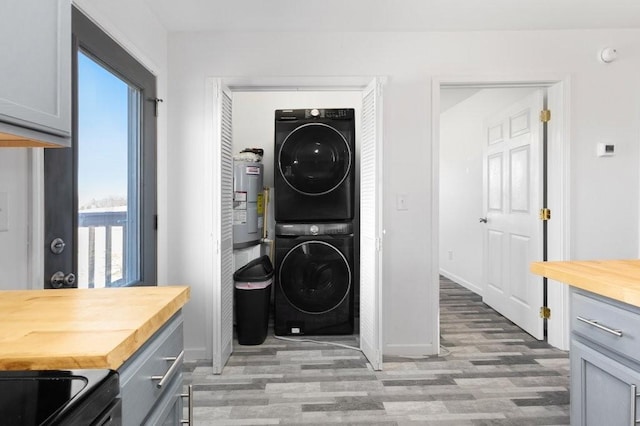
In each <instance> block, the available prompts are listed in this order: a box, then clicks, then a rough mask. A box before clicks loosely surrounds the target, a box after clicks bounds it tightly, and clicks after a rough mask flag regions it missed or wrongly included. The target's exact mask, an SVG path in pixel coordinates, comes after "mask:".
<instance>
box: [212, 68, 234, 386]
mask: <svg viewBox="0 0 640 426" xmlns="http://www.w3.org/2000/svg"><path fill="white" fill-rule="evenodd" d="M214 92H215V93H214V98H215V99H214V102H213V104H214V110H213V114H214V120H213V121H214V123H215V125H214V128H213V136H214V137H213V141H214V146H213V162H214V165H213V171H214V175H213V184H214V185H213V189H214V194H213V200H214V203H213V216H214V218H216V219H215V222H214V224H213V227H214V232H213V236H214V239H215V238H216V237H217V239H216V241H214V245H215V247H214V250H215V253H214V256H213V257H214V259H211V262H212V264H213V265H214V270H213V301H214V303H213V372H214V374H219V373H221V372H222V368H223V367H224V365H225V364H226V362H227V360H228V359H229V356H230V355H231V352H232V351H233V218H232V212H233V205H232V195H233V158H232V148H233V145H232V143H233V141H232V132H231V112H232V94H231V91H230V90H229V89H228V88H227V87H226V86H224V85H223V84H222V83H221V82H220V81H219V80H218V81H217V82H216V85H215V89H214Z"/></svg>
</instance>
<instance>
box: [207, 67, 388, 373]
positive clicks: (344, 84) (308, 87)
mask: <svg viewBox="0 0 640 426" xmlns="http://www.w3.org/2000/svg"><path fill="white" fill-rule="evenodd" d="M372 81H378V82H379V83H380V84H384V83H385V82H386V78H385V77H384V76H349V77H346V76H337V77H304V76H298V77H296V76H292V77H233V76H228V77H207V78H206V81H205V86H206V89H205V90H206V92H205V97H209V96H210V95H211V87H212V86H213V85H215V84H221V85H224V86H226V87H227V88H228V89H229V90H230V91H231V93H232V94H233V92H275V91H279V92H300V91H355V92H362V93H365V91H366V90H367V88H368V87H369V86H370V84H371V82H372ZM205 99H207V98H205ZM213 113H214V110H213V104H212V102H211V101H209V100H207V101H206V105H205V117H208V118H206V124H205V125H206V129H205V135H206V136H205V137H206V140H207V144H206V145H207V150H206V152H205V153H204V156H205V158H206V159H207V161H209V160H212V161H213V159H214V158H215V153H214V152H213V151H214V147H213V143H212V142H213V141H214V135H213V122H212V117H213ZM378 124H381V123H378ZM380 130H381V131H382V129H380ZM382 144H383V143H382ZM218 180H219V178H218V177H216V176H213V175H212V174H211V175H208V176H207V177H206V179H205V182H204V185H203V191H204V192H205V193H210V194H211V193H213V191H214V189H215V188H216V187H217V183H218ZM380 190H382V188H380ZM382 202H383V200H381V203H382ZM214 208H215V206H213V205H212V206H211V209H212V214H210V215H209V217H210V218H211V219H212V220H216V218H217V216H218V215H217V214H214V212H213V209H214ZM382 228H383V226H382V225H381V226H380V229H382ZM209 230H211V232H210V236H211V238H208V239H207V244H208V248H207V253H208V254H210V255H211V256H218V257H219V256H220V253H219V252H218V251H217V249H216V245H217V241H219V240H220V235H217V234H216V232H215V230H216V228H215V226H214V223H213V222H211V223H209V224H208V225H207V235H209ZM380 234H382V231H381V230H380ZM381 238H382V235H379V239H380V240H381ZM381 248H382V243H380V249H381ZM214 263H215V262H214ZM381 266H382V265H379V267H381ZM209 273H210V274H209ZM209 273H208V274H207V276H206V277H204V281H205V283H206V288H207V294H206V296H207V297H206V311H207V319H206V320H207V321H206V336H207V339H211V342H210V343H211V345H210V346H209V347H210V348H211V349H212V350H213V348H214V347H216V345H217V346H222V345H221V344H220V343H221V342H215V341H213V340H214V339H216V338H218V339H221V337H220V336H214V331H215V330H216V329H218V328H219V324H214V323H213V322H214V321H216V320H218V318H216V317H214V316H212V315H211V312H212V311H213V310H214V309H215V308H216V304H219V303H220V300H221V294H220V291H219V290H220V282H219V277H218V276H217V274H216V273H215V271H213V270H211V269H210V270H209ZM378 283H379V288H378V289H377V290H378V305H377V307H376V310H377V312H376V313H377V315H376V321H377V322H378V323H379V326H378V328H377V336H376V341H377V342H378V343H379V344H380V346H381V347H380V351H381V350H382V318H383V317H382V298H381V297H380V295H381V294H382V286H383V282H382V274H380V276H379V277H378ZM214 290H217V293H216V292H215V291H214ZM210 316H211V317H212V318H209V317H210ZM207 343H208V344H209V342H207ZM208 351H209V348H207V352H208ZM211 355H214V354H211ZM379 358H380V361H381V359H382V356H381V352H380V357H379ZM379 364H380V365H378V366H376V367H377V368H378V369H381V368H382V366H381V362H380V363H379ZM222 367H223V366H222Z"/></svg>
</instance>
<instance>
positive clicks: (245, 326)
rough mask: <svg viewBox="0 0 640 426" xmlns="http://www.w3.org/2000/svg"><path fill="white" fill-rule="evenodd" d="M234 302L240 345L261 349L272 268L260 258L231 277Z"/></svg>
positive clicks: (264, 335) (267, 321) (269, 296)
mask: <svg viewBox="0 0 640 426" xmlns="http://www.w3.org/2000/svg"><path fill="white" fill-rule="evenodd" d="M233 280H234V281H235V299H236V334H237V337H238V343H240V344H241V345H260V344H262V343H263V342H264V341H265V339H266V338H267V330H268V328H269V303H270V301H271V283H272V281H273V265H272V264H271V260H269V256H262V257H260V258H258V259H255V260H252V261H251V262H249V263H247V264H246V265H244V266H243V267H242V268H240V269H238V270H237V271H236V272H235V273H234V274H233Z"/></svg>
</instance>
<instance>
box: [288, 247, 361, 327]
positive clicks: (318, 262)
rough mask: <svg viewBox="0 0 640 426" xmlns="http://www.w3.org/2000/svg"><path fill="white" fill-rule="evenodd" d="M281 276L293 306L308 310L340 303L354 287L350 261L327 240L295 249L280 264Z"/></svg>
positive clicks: (318, 310)
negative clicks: (352, 286) (326, 241)
mask: <svg viewBox="0 0 640 426" xmlns="http://www.w3.org/2000/svg"><path fill="white" fill-rule="evenodd" d="M278 278H279V282H280V287H281V289H282V293H283V294H284V296H285V297H286V298H287V300H288V301H289V303H290V304H291V306H293V307H295V308H296V309H299V310H300V311H302V312H305V313H308V314H322V313H325V312H328V311H331V310H332V309H335V308H336V307H338V306H340V304H341V303H342V301H343V300H344V299H345V298H346V297H347V296H348V295H349V291H350V288H351V268H350V266H349V262H348V261H347V259H346V258H345V257H344V255H343V254H342V253H341V252H340V251H339V250H338V249H337V248H335V247H334V246H332V245H331V244H328V243H325V242H323V241H307V242H304V243H300V244H298V245H297V246H295V247H294V248H293V249H291V250H290V251H289V252H288V253H287V254H286V256H285V257H284V259H283V260H282V263H281V264H280V272H279V276H278Z"/></svg>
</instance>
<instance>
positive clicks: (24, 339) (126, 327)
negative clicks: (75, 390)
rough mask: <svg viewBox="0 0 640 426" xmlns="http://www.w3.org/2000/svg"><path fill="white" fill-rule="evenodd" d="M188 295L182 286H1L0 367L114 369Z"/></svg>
mask: <svg viewBox="0 0 640 426" xmlns="http://www.w3.org/2000/svg"><path fill="white" fill-rule="evenodd" d="M189 295H190V290H189V287H182V286H171V287H127V288H100V289H60V290H24V291H2V292H0V313H1V315H0V370H56V369H80V368H83V369H84V368H110V369H113V370H115V369H117V368H118V367H120V366H121V365H122V364H123V363H124V361H125V360H127V359H128V358H129V357H130V356H131V355H133V353H134V352H135V351H136V350H137V349H139V348H140V347H141V346H142V345H143V344H144V342H146V341H147V340H148V339H149V337H151V336H152V335H153V334H154V333H155V332H156V331H157V330H158V329H160V327H162V325H163V324H164V323H165V322H166V321H167V320H168V319H170V318H171V317H172V316H173V314H175V313H176V312H178V311H179V310H180V309H181V308H182V306H184V304H185V303H187V301H188V300H189Z"/></svg>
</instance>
